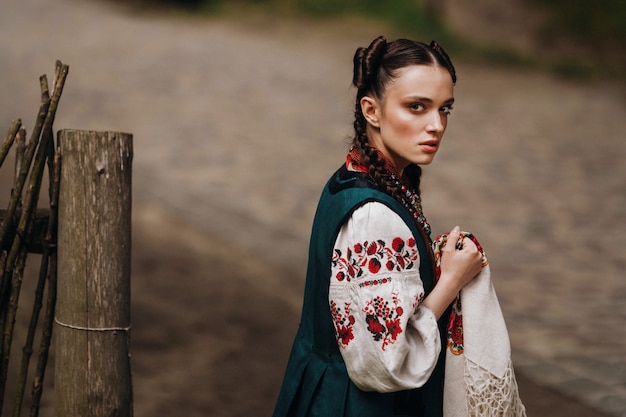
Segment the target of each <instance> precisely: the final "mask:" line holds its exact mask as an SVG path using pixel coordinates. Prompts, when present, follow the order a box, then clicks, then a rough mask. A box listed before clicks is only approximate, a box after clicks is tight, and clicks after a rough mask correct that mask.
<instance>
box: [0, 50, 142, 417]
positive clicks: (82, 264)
mask: <svg viewBox="0 0 626 417" xmlns="http://www.w3.org/2000/svg"><path fill="white" fill-rule="evenodd" d="M68 70H69V68H68V67H67V66H66V65H64V64H62V63H60V62H57V66H56V71H55V78H54V83H53V88H52V90H51V91H50V92H49V91H48V84H47V80H46V77H45V76H42V77H41V78H40V85H41V91H42V101H41V107H40V109H39V112H38V116H37V119H36V123H35V127H34V128H33V132H32V134H31V137H30V140H28V141H27V140H26V131H25V129H24V128H23V127H22V125H21V121H20V120H16V121H14V122H13V123H12V124H11V126H10V128H9V131H8V133H7V136H6V138H5V140H4V142H3V143H2V146H1V147H0V168H1V167H2V165H3V162H4V161H5V160H7V155H8V154H9V150H10V149H11V148H12V146H15V179H14V181H13V182H12V183H11V184H10V186H11V196H10V200H9V204H8V207H7V209H6V210H0V274H1V275H0V332H1V335H2V339H1V343H0V416H3V415H7V416H8V415H10V416H13V417H20V416H24V415H30V416H38V414H39V410H40V403H41V397H42V390H43V386H44V384H43V382H44V377H45V371H46V368H47V362H48V356H49V352H50V349H51V338H52V334H53V332H54V339H55V340H54V341H55V343H54V348H53V351H54V355H55V372H54V378H55V380H54V393H53V394H54V409H55V415H56V416H58V417H66V416H93V417H101V416H102V417H104V416H113V415H114V416H120V417H127V416H128V417H130V416H132V414H133V406H132V377H131V368H130V254H131V206H132V198H131V197H132V195H131V179H132V178H131V172H132V157H133V149H132V135H131V134H128V133H120V132H92V131H80V130H61V131H59V132H58V134H57V141H56V144H55V141H54V137H53V136H54V135H53V122H54V118H55V114H56V110H57V106H58V103H59V99H60V96H61V92H62V89H63V85H64V83H65V79H66V77H67V74H68ZM46 165H47V167H48V169H47V173H48V175H47V180H48V181H47V182H48V184H49V188H48V193H47V195H48V200H49V202H48V204H47V207H45V208H40V207H39V208H38V205H40V203H39V200H40V199H41V198H40V190H41V188H42V183H45V178H44V177H45V172H46V169H45V168H46ZM0 185H2V184H0ZM7 188H8V187H7ZM3 189H4V188H2V189H0V191H1V190H3ZM42 194H43V193H42ZM41 200H42V199H41ZM29 253H38V254H41V262H40V269H39V273H38V282H37V285H36V291H35V295H34V298H33V299H34V302H33V305H32V309H30V310H29V309H27V308H26V307H27V306H24V305H21V304H20V303H18V301H19V299H20V297H19V295H20V291H21V287H22V281H23V280H24V276H25V274H24V271H25V268H26V264H27V263H26V260H27V256H28V254H29ZM18 305H19V306H20V309H19V310H20V312H24V311H25V312H28V311H30V312H31V316H30V318H29V325H28V330H27V335H26V338H25V342H24V346H23V348H22V356H21V360H19V361H18V360H15V359H16V357H17V355H15V352H14V354H13V355H11V350H12V348H13V347H12V345H13V342H14V340H13V336H14V333H15V326H16V324H15V323H16V317H17V312H18ZM44 307H45V308H44ZM41 310H43V311H44V313H43V320H40V316H41ZM22 314H23V313H22ZM36 339H39V349H38V355H37V361H36V362H37V364H36V366H35V369H34V370H33V369H31V367H30V362H31V356H32V354H33V352H34V348H33V345H34V342H35V340H36ZM10 358H11V361H9V359H10ZM18 359H20V358H19V357H18ZM13 362H15V363H13ZM10 369H12V370H13V372H9V370H10ZM9 375H17V376H16V377H13V378H9ZM28 382H30V383H31V386H32V388H31V404H30V407H26V406H25V404H24V397H25V395H24V393H25V391H26V386H27V384H28ZM7 387H8V388H9V389H8V390H7ZM8 392H10V393H11V398H10V399H12V401H5V400H8V399H9V398H5V397H8V394H7V393H8ZM26 413H28V414H26Z"/></svg>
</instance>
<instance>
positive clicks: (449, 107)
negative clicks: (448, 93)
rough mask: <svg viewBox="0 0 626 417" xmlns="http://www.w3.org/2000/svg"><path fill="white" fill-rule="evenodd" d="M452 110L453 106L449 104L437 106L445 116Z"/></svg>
mask: <svg viewBox="0 0 626 417" xmlns="http://www.w3.org/2000/svg"><path fill="white" fill-rule="evenodd" d="M452 110H453V107H452V105H451V104H449V105H446V106H443V107H440V108H439V112H440V113H443V114H445V115H446V116H449V115H450V113H451V112H452Z"/></svg>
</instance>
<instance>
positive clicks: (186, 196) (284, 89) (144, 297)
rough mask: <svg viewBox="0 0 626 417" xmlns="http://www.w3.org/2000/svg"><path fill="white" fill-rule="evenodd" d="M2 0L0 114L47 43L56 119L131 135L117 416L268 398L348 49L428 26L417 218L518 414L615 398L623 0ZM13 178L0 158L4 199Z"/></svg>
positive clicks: (345, 108) (624, 217)
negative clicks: (431, 62) (490, 300)
mask: <svg viewBox="0 0 626 417" xmlns="http://www.w3.org/2000/svg"><path fill="white" fill-rule="evenodd" d="M1 10H2V11H1V13H0V92H1V94H2V99H1V100H0V129H3V130H4V131H5V132H6V130H7V129H8V127H9V125H10V123H11V121H12V120H13V119H16V118H21V119H22V121H23V124H24V125H25V127H26V128H27V130H29V132H30V130H31V129H32V128H33V124H34V119H35V116H36V112H37V109H38V107H39V100H40V98H39V97H40V92H39V82H38V77H39V76H40V75H41V74H48V78H49V79H50V80H51V79H52V75H53V70H54V63H55V60H57V59H60V60H61V61H63V63H65V64H68V65H69V67H70V71H69V76H68V79H67V82H66V85H65V90H64V92H63V95H62V97H61V103H60V106H59V110H58V113H57V118H56V122H55V130H58V129H64V128H71V129H87V130H109V131H124V132H129V133H132V134H133V135H134V162H133V197H134V204H133V272H132V285H133V294H132V297H133V305H132V316H133V329H132V351H133V359H132V366H133V381H134V395H135V415H137V416H156V415H159V416H180V415H185V416H207V415H210V416H267V415H270V414H271V411H272V409H273V405H274V401H275V398H276V395H277V393H278V389H279V385H280V382H281V379H282V374H283V371H284V366H285V364H286V361H287V356H288V352H289V349H290V347H291V342H292V338H293V336H294V334H295V330H296V327H297V323H298V319H299V314H300V306H301V296H302V289H303V284H304V272H305V269H306V260H307V248H308V237H309V232H310V227H311V222H312V219H313V214H314V211H315V206H316V203H317V199H318V197H319V193H320V191H321V188H322V186H323V185H324V183H325V181H326V180H327V178H328V177H329V175H330V174H331V173H332V172H333V171H334V170H335V169H336V168H337V167H338V166H339V164H341V163H342V162H343V160H344V157H345V152H346V150H347V143H348V141H349V137H350V135H351V126H352V115H351V113H352V109H353V94H354V91H353V90H352V89H351V88H350V81H351V76H352V56H353V54H354V51H355V49H356V48H357V47H359V46H367V45H368V44H369V42H370V41H371V40H372V39H373V38H375V37H376V36H378V35H380V34H384V35H386V36H387V38H388V39H390V40H391V39H395V38H398V37H410V38H416V39H420V40H423V41H430V40H431V39H437V40H438V42H439V43H440V44H441V45H443V47H444V48H445V49H446V51H447V52H448V53H449V54H450V55H451V57H452V59H453V61H454V63H455V65H456V67H457V72H458V74H459V80H458V82H457V86H456V88H455V96H456V100H457V101H456V103H455V110H454V113H453V116H452V118H451V120H450V124H449V127H448V131H447V133H446V137H445V140H444V146H443V147H442V149H441V151H440V154H439V155H438V156H437V159H436V160H435V162H434V163H433V164H432V165H431V166H429V167H428V168H427V169H426V170H425V174H424V180H423V184H424V185H423V194H424V200H425V211H426V214H427V216H428V218H429V220H430V221H431V223H432V224H433V228H434V232H435V233H443V232H445V231H447V230H449V229H450V228H452V227H453V226H454V225H456V224H459V225H460V226H461V227H462V228H463V229H465V230H471V231H473V232H474V233H475V234H476V235H477V237H478V238H479V240H480V241H481V243H482V244H483V246H484V247H485V248H486V250H487V253H488V256H489V259H490V262H491V267H492V271H493V280H494V284H495V287H496V290H497V292H498V295H499V298H500V301H501V304H502V309H503V312H504V315H505V318H506V320H507V325H508V328H509V333H510V337H511V342H512V347H513V359H514V365H515V368H516V372H517V374H518V378H519V381H520V385H521V387H520V389H521V393H522V399H523V400H524V402H525V403H526V404H527V408H528V410H529V416H544V415H550V416H560V415H562V416H585V417H593V416H624V415H626V358H625V357H624V351H625V350H626V340H625V339H624V335H623V333H624V332H623V327H624V323H625V319H626V307H625V306H626V288H625V286H624V283H623V279H622V277H623V271H624V270H625V268H626V257H625V255H624V248H625V247H626V164H624V163H623V160H624V159H625V158H626V142H625V141H624V139H625V138H626V117H624V116H625V110H626V100H625V99H626V96H625V94H624V92H625V89H624V73H625V72H624V70H625V69H626V49H625V40H626V34H625V31H626V24H625V22H626V3H624V2H623V1H621V0H603V1H594V2H592V1H584V0H570V1H565V0H511V1H509V2H506V3H504V2H498V1H495V0H476V1H474V2H471V3H470V2H464V1H461V0H440V1H433V0H430V1H429V0H422V1H419V0H413V1H411V0H394V1H388V2H384V3H383V2H380V1H378V2H377V1H370V0H360V1H354V0H344V1H339V0H299V1H298V0H274V1H262V0H248V1H245V0H240V1H235V0H231V1H227V0H223V1H217V0H213V1H211V0H187V1H180V0H179V1H166V0H162V1H148V0H145V1H143V0H137V1H134V0H131V1H104V0H103V1H96V0H83V1H78V0H55V1H53V2H50V1H44V0H5V1H4V2H3V5H2V9H1ZM6 165H9V167H7V166H6ZM11 180H12V172H11V169H10V164H5V166H3V168H2V170H0V203H1V204H2V205H0V207H3V206H5V205H6V202H7V201H8V198H9V193H10V184H11ZM31 284H32V283H31V282H28V281H27V282H25V284H24V289H23V296H22V301H23V303H24V308H23V311H24V312H25V314H27V313H29V312H30V308H31V307H30V305H29V304H28V303H29V297H32V296H31V295H29V294H30V292H31V290H30V289H29V285H31ZM31 288H32V287H31ZM19 319H20V323H21V326H22V327H21V329H22V330H23V328H24V327H25V324H24V323H25V320H26V318H24V317H21V318H19ZM20 337H23V331H21V330H20V328H18V333H17V334H16V342H15V343H16V344H15V345H14V347H13V351H14V352H17V353H19V351H20V343H21V341H20V340H19V338H20ZM52 368H53V367H52V366H50V372H49V373H48V374H47V377H48V388H47V391H46V392H45V393H44V408H43V409H42V413H41V415H44V416H51V415H53V413H52V407H53V402H54V395H53V387H52V386H51V382H52V378H53V369H52Z"/></svg>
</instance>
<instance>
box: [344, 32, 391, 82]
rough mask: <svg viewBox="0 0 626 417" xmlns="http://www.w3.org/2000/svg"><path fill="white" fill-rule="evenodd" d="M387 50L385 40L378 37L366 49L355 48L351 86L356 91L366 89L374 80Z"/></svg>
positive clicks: (382, 37)
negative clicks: (352, 85)
mask: <svg viewBox="0 0 626 417" xmlns="http://www.w3.org/2000/svg"><path fill="white" fill-rule="evenodd" d="M386 50H387V39H385V37H384V36H379V37H377V38H376V39H374V40H373V41H372V43H370V45H369V46H368V47H367V48H363V47H360V48H357V50H356V52H355V54H354V76H353V78H352V84H354V86H355V87H356V88H358V89H362V88H366V87H367V86H369V85H371V82H372V81H373V80H375V79H376V75H377V73H378V67H379V66H380V63H381V62H382V60H383V57H384V55H385V52H386Z"/></svg>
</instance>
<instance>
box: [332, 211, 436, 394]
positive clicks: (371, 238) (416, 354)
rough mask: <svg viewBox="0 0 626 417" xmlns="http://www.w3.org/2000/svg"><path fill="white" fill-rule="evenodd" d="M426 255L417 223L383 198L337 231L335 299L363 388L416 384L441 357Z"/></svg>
mask: <svg viewBox="0 0 626 417" xmlns="http://www.w3.org/2000/svg"><path fill="white" fill-rule="evenodd" d="M419 262H420V259H419V252H418V249H417V244H416V242H415V239H414V237H413V236H412V234H411V231H410V229H409V228H408V227H407V226H406V225H405V224H404V222H403V221H402V219H401V218H400V217H399V216H398V215H397V214H395V213H394V212H393V211H392V210H391V209H389V208H388V207H387V206H385V205H383V204H381V203H368V204H366V205H364V206H363V207H361V208H359V209H358V210H356V211H355V212H354V213H353V215H352V216H351V218H350V219H349V220H348V221H347V222H346V224H344V226H343V227H342V229H341V231H340V233H339V235H338V237H337V240H336V243H335V248H334V251H333V257H332V265H331V267H332V268H331V270H332V272H331V277H330V290H329V306H330V311H331V317H332V319H333V324H334V328H335V336H336V338H337V344H338V346H339V347H340V351H341V354H342V356H343V358H344V361H345V362H346V366H347V368H348V373H349V374H350V377H351V378H352V380H353V381H354V382H355V384H357V386H359V387H360V388H361V389H365V390H376V391H380V392H388V391H396V390H401V389H408V388H415V387H418V386H421V385H422V384H423V383H425V382H426V380H427V379H428V377H429V376H430V373H431V372H432V369H433V368H434V366H435V364H436V361H437V357H438V354H439V349H440V346H439V332H438V329H437V322H436V320H435V318H434V315H433V314H432V312H431V311H430V310H429V309H427V308H426V307H422V306H421V302H422V300H423V298H424V288H423V284H422V281H421V279H420V277H419Z"/></svg>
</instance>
